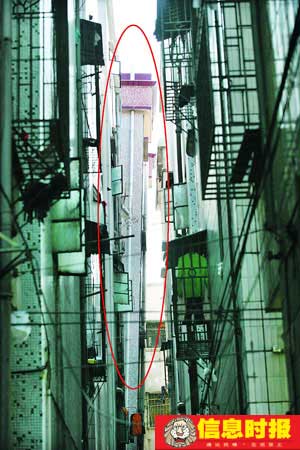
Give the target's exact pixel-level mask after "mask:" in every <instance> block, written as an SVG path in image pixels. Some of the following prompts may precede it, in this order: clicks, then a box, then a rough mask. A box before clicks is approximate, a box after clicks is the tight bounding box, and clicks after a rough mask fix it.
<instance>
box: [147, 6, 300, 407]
mask: <svg viewBox="0 0 300 450" xmlns="http://www.w3.org/2000/svg"><path fill="white" fill-rule="evenodd" d="M299 14H300V12H299V4H298V2H296V1H292V0H291V1H289V0H287V1H286V2H281V1H277V0H270V1H263V2H258V1H254V0H253V1H252V0H241V1H230V0H204V1H201V2H200V1H196V0H193V1H192V0H183V1H181V2H178V1H175V0H167V1H160V0H158V2H157V22H156V30H155V34H156V37H157V39H158V41H160V42H161V49H162V77H163V84H164V93H165V114H166V119H167V122H168V127H169V154H170V173H169V184H170V189H171V204H170V210H171V214H170V221H171V227H172V232H173V237H174V238H173V239H172V240H171V242H170V244H169V273H168V277H169V281H168V286H169V289H168V303H167V311H166V312H167V314H168V320H167V324H171V326H169V328H168V335H167V339H166V341H165V344H164V346H163V349H164V351H165V354H166V361H167V367H168V373H169V380H170V381H171V382H170V388H169V394H170V395H171V405H172V410H173V413H175V412H185V411H186V412H187V413H214V414H217V413H220V414H229V413H231V414H233V413H241V414H244V413H249V414H260V413H262V414H263V413H264V414H268V413H276V414H285V413H288V412H289V413H298V412H299V382H298V380H299V376H298V375H299V367H298V365H299V364H298V361H299V352H298V350H297V346H296V342H297V336H298V331H297V330H298V328H299V327H298V326H297V324H298V321H299V309H298V307H297V304H298V302H297V296H298V293H299V277H297V270H296V267H297V262H298V261H299V242H298V239H299V236H298V229H299V189H298V184H299V164H298V160H299V155H298V152H297V143H298V138H297V136H298V122H299V101H300V97H299V76H300V74H299V66H298V62H299V61H298V60H299V39H298V38H299ZM162 154H163V153H162ZM167 178H168V177H167V176H166V164H165V163H164V165H163V170H161V176H160V177H159V182H160V189H163V190H164V194H165V195H164V200H162V203H163V204H164V206H165V208H164V211H163V215H164V216H165V218H166V216H167V213H166V211H167V209H166V188H167V187H168V185H167V183H168V182H167ZM173 336H175V337H173Z"/></svg>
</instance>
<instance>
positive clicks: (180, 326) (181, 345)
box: [169, 231, 211, 360]
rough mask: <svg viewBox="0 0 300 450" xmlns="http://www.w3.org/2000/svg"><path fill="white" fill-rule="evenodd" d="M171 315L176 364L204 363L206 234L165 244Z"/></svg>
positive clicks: (206, 336)
mask: <svg viewBox="0 0 300 450" xmlns="http://www.w3.org/2000/svg"><path fill="white" fill-rule="evenodd" d="M169 268H170V269H171V270H172V282H173V284H172V287H173V297H172V303H173V304H172V314H173V322H174V331H175V337H176V349H177V353H176V357H177V359H179V360H194V359H198V358H200V357H201V358H202V359H207V358H208V357H209V349H210V319H211V317H210V304H209V301H208V298H207V284H208V269H207V259H206V231H201V232H199V233H195V234H192V235H187V236H185V237H182V238H178V239H175V240H173V241H171V242H170V243H169Z"/></svg>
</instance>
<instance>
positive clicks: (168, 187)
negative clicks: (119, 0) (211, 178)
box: [97, 24, 170, 391]
mask: <svg viewBox="0 0 300 450" xmlns="http://www.w3.org/2000/svg"><path fill="white" fill-rule="evenodd" d="M130 28H137V29H138V30H139V31H140V32H141V33H142V35H143V36H144V38H145V40H146V42H147V44H148V48H149V50H150V53H151V56H152V61H153V64H154V68H155V73H156V78H157V83H158V88H159V96H160V103H161V109H162V116H163V124H164V137H165V144H166V166H167V192H168V214H167V240H166V272H165V277H164V286H163V299H162V305H161V311H160V318H159V325H158V329H157V335H156V340H155V346H154V350H153V353H152V357H151V361H150V363H149V366H148V368H147V371H146V373H145V375H144V377H143V378H142V380H141V381H140V382H139V383H138V384H137V386H130V385H129V384H127V383H126V381H125V380H124V378H123V376H122V374H121V372H120V369H119V366H118V363H117V360H116V357H115V354H114V351H113V347H112V342H111V337H110V332H109V328H108V323H107V316H106V308H105V298H104V289H102V286H103V273H102V260H101V251H100V249H101V236H100V225H99V224H100V188H101V186H100V167H101V150H102V133H103V125H104V115H105V106H106V100H107V92H108V87H109V81H110V76H111V71H112V66H113V63H114V60H115V55H116V52H117V50H118V47H119V44H120V41H121V39H122V37H123V36H124V34H125V33H126V31H127V30H129V29H130ZM97 191H98V194H97V243H98V263H99V274H100V297H101V304H102V308H103V318H104V323H105V329H106V334H107V340H108V344H109V349H110V353H111V356H112V359H113V363H114V366H115V369H116V372H117V374H118V377H119V378H120V380H121V382H122V383H123V385H124V386H126V387H127V388H128V389H130V390H132V391H135V390H138V389H140V388H141V387H142V386H143V385H144V383H145V381H146V379H147V377H148V375H149V373H150V370H151V367H152V364H153V361H154V357H155V353H156V350H157V346H158V341H159V336H160V329H161V326H162V317H163V312H164V306H165V297H166V288H167V273H168V260H169V236H170V183H169V151H168V139H167V124H166V116H165V108H164V101H163V93H162V87H161V83H160V78H159V74H158V68H157V64H156V60H155V56H154V53H153V49H152V47H151V44H150V42H149V39H148V37H147V35H146V33H145V32H144V30H143V29H142V28H141V27H140V26H139V25H136V24H131V25H128V26H127V27H126V28H124V30H123V31H122V33H121V35H120V37H119V39H118V41H117V44H116V46H115V48H114V51H113V55H112V58H111V62H110V66H109V71H108V76H107V80H106V86H105V91H104V98H103V105H102V112H101V119H100V133H99V145H98V177H97Z"/></svg>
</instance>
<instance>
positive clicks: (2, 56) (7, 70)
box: [0, 0, 12, 449]
mask: <svg viewBox="0 0 300 450" xmlns="http://www.w3.org/2000/svg"><path fill="white" fill-rule="evenodd" d="M0 60H1V64H0V170H1V179H0V182H1V191H0V231H1V233H3V234H4V235H5V236H6V237H8V238H10V235H11V210H10V201H11V115H12V108H11V102H12V96H11V1H10V0H2V2H1V3H0ZM5 246H6V247H7V243H6V241H5V240H3V239H0V248H2V249H3V248H4V247H5ZM10 258H11V256H10V253H6V252H4V253H1V259H0V268H1V269H3V268H4V267H6V266H7V264H8V263H9V262H10ZM10 311H11V276H10V273H9V272H8V273H7V274H6V275H5V276H3V277H2V278H1V279H0V370H1V382H0V411H1V414H0V417H1V419H0V445H1V448H7V449H9V448H11V442H10Z"/></svg>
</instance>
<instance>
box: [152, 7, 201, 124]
mask: <svg viewBox="0 0 300 450" xmlns="http://www.w3.org/2000/svg"><path fill="white" fill-rule="evenodd" d="M191 29H192V12H191V0H181V1H177V0H167V1H164V2H162V1H158V2H157V20H156V29H155V35H156V38H157V39H158V41H161V42H162V45H163V55H162V57H163V64H162V66H163V78H164V93H165V113H166V119H167V120H169V121H171V122H173V123H175V124H176V125H177V127H178V128H179V129H182V128H183V127H184V125H183V123H186V122H187V123H189V124H190V125H192V126H193V124H194V119H195V114H194V110H193V107H192V102H191V99H192V97H194V95H195V91H194V85H193V79H192V34H191ZM182 122H183V123H182Z"/></svg>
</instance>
